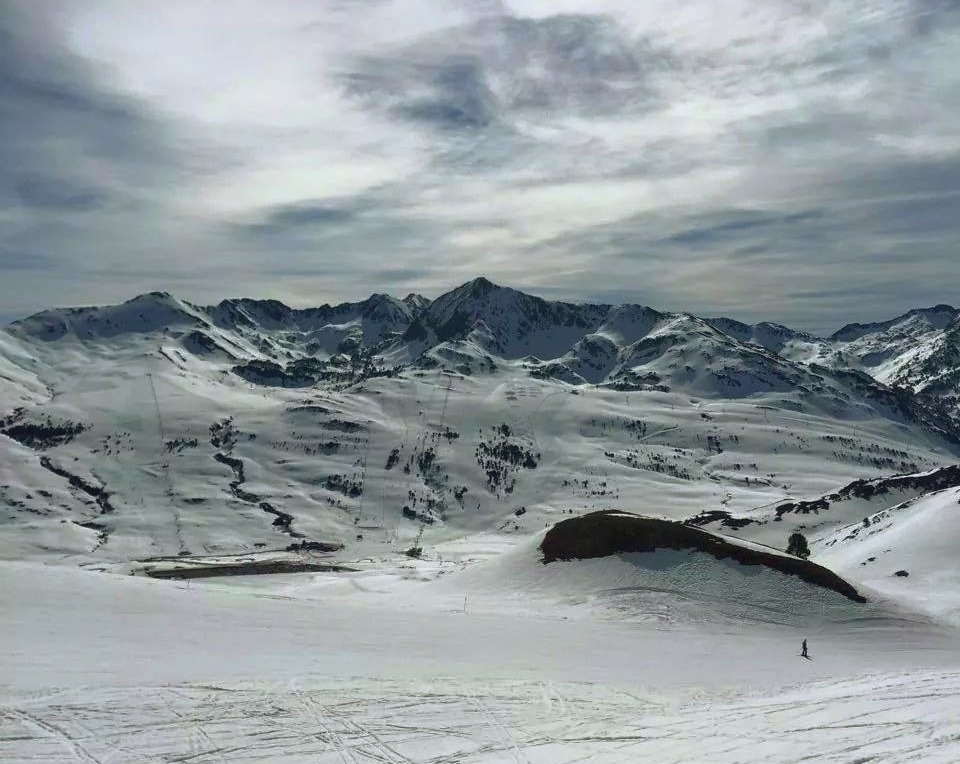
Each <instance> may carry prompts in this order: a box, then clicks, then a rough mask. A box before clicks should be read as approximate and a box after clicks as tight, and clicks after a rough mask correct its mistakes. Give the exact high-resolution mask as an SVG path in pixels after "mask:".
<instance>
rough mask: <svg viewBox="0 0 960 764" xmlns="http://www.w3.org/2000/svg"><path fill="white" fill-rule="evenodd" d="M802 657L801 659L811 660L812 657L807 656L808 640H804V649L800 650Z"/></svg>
mask: <svg viewBox="0 0 960 764" xmlns="http://www.w3.org/2000/svg"><path fill="white" fill-rule="evenodd" d="M800 657H801V658H808V659H809V658H810V656H809V655H807V640H803V647H802V649H801V650H800Z"/></svg>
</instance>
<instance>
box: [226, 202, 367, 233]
mask: <svg viewBox="0 0 960 764" xmlns="http://www.w3.org/2000/svg"><path fill="white" fill-rule="evenodd" d="M354 215H355V212H354V210H351V209H346V208H344V207H333V206H329V205H325V204H303V203H298V204H291V205H283V206H280V207H277V208H274V209H271V210H269V211H267V212H266V213H265V214H263V215H262V217H261V219H259V220H255V221H253V222H249V223H242V224H240V225H239V230H240V231H241V232H242V233H247V234H252V235H254V236H276V235H283V234H288V233H291V232H296V231H303V230H304V229H308V230H316V229H317V228H321V229H322V228H325V227H327V226H331V225H341V224H344V223H347V222H349V221H350V220H352V219H353V217H354Z"/></svg>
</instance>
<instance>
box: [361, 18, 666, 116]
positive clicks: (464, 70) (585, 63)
mask: <svg viewBox="0 0 960 764" xmlns="http://www.w3.org/2000/svg"><path fill="white" fill-rule="evenodd" d="M675 64H676V61H675V60H674V59H673V57H672V56H671V55H670V54H669V53H668V52H667V51H666V50H664V49H660V48H657V47H656V46H654V45H653V44H652V43H651V42H650V41H649V40H646V39H635V38H632V37H631V36H629V35H628V34H627V33H626V32H625V31H624V30H623V29H622V28H621V27H620V26H618V25H617V24H616V23H615V22H614V21H613V20H611V19H609V18H606V17H604V16H596V15H573V14H571V15H558V16H549V17H546V18H542V19H528V18H517V17H515V16H509V15H498V16H494V17H487V18H483V19H480V20H478V21H475V22H472V23H469V24H466V25H463V26H461V27H458V28H454V29H450V30H446V31H444V32H443V33H441V34H436V35H432V36H428V37H426V38H423V39H421V40H418V41H417V42H416V44H415V45H412V46H409V47H402V48H398V49H395V50H392V51H389V52H386V53H383V54H380V55H377V56H367V57H364V58H361V59H359V60H357V61H355V62H354V65H353V69H352V71H350V72H348V73H346V74H345V75H344V82H345V86H346V88H347V92H348V93H349V94H350V95H352V96H353V97H355V98H359V99H361V100H362V101H363V102H365V103H366V104H367V105H368V106H370V107H371V108H376V109H386V110H387V111H388V112H390V113H393V114H395V115H398V116H400V117H402V118H405V119H408V120H410V121H413V122H419V123H423V124H425V125H427V126H431V127H435V128H439V129H442V130H447V131H450V130H462V129H479V128H487V127H492V126H494V125H498V124H501V125H502V124H509V123H510V121H511V120H512V119H515V118H516V117H518V116H520V115H523V114H536V113H541V112H554V113H558V112H563V113H565V114H578V113H588V114H591V115H596V114H598V113H604V112H609V113H615V112H620V111H624V110H634V109H638V108H650V106H651V105H652V101H653V100H654V98H655V89H654V87H653V85H652V83H651V77H652V75H654V74H656V73H657V72H660V71H662V70H664V69H666V68H669V67H671V66H674V65H675Z"/></svg>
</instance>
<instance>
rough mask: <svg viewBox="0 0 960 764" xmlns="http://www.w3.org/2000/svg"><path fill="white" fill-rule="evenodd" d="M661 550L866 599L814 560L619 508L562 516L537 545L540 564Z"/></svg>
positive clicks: (856, 599) (849, 596) (860, 599)
mask: <svg viewBox="0 0 960 764" xmlns="http://www.w3.org/2000/svg"><path fill="white" fill-rule="evenodd" d="M660 549H674V550H684V549H688V550H691V551H697V552H704V553H706V554H710V555H712V556H714V557H715V558H717V559H718V560H726V559H730V560H734V561H736V562H739V563H740V564H741V565H763V566H765V567H767V568H770V569H771V570H775V571H777V572H779V573H784V574H786V575H789V576H796V577H797V578H799V579H800V580H802V581H805V582H807V583H809V584H813V585H814V586H821V587H823V588H825V589H830V590H831V591H835V592H837V593H839V594H842V595H843V596H844V597H846V598H847V599H850V600H853V601H854V602H860V603H863V602H866V601H867V600H866V598H865V597H863V596H862V595H861V594H860V593H859V592H857V590H856V589H854V588H853V587H852V586H851V585H850V584H849V583H847V582H846V581H844V580H843V579H842V578H840V577H839V576H838V575H837V574H836V573H833V572H832V571H830V570H827V569H826V568H824V567H822V566H820V565H817V564H816V563H812V562H809V561H807V560H801V559H800V558H798V557H787V556H784V555H779V554H774V553H773V552H764V551H761V550H758V549H755V548H752V547H747V546H741V545H739V544H734V543H731V542H730V541H728V540H726V539H724V538H721V537H719V536H715V535H713V534H712V533H707V532H706V531H702V530H700V529H699V528H692V527H690V526H689V525H684V524H683V523H679V522H672V521H669V520H658V519H655V518H651V517H642V516H640V515H630V514H626V513H623V512H612V511H603V512H592V513H590V514H588V515H583V516H581V517H574V518H571V519H569V520H563V521H561V522H559V523H557V524H556V525H554V526H553V528H551V529H550V530H549V531H547V534H546V536H544V539H543V543H542V544H541V545H540V551H541V552H543V562H544V563H545V564H547V563H551V562H554V561H557V560H584V559H591V558H596V557H609V556H611V555H616V554H621V553H627V552H655V551H657V550H660Z"/></svg>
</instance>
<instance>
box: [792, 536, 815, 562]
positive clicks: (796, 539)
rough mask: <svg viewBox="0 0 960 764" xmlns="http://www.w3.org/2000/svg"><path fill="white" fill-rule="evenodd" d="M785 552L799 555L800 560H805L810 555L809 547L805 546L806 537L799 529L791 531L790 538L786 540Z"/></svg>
mask: <svg viewBox="0 0 960 764" xmlns="http://www.w3.org/2000/svg"><path fill="white" fill-rule="evenodd" d="M787 554H792V555H793V556H794V557H799V558H800V559H801V560H806V559H807V558H808V557H809V556H810V547H809V546H807V537H806V536H804V535H803V534H802V533H800V532H799V531H794V532H793V533H791V534H790V539H789V541H787Z"/></svg>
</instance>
